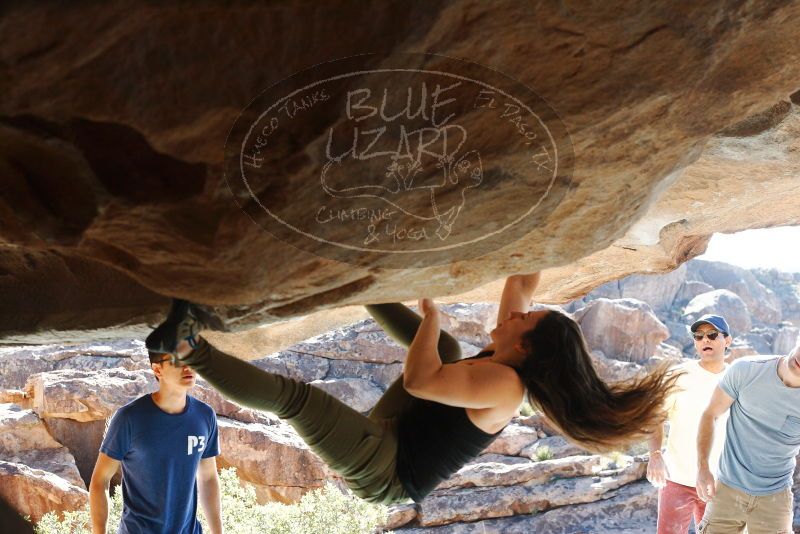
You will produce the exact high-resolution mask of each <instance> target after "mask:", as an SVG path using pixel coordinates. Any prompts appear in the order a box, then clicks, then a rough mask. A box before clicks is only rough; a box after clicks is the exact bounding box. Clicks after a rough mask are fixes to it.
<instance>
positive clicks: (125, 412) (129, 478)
mask: <svg viewBox="0 0 800 534" xmlns="http://www.w3.org/2000/svg"><path fill="white" fill-rule="evenodd" d="M100 451H101V452H103V453H104V454H106V455H108V456H110V457H111V458H113V459H115V460H119V461H120V462H122V500H123V510H122V521H121V523H120V526H119V530H118V533H119V534H140V533H141V534H144V533H147V534H155V533H164V534H200V533H201V532H202V528H201V527H200V523H199V522H198V521H197V518H196V515H197V484H196V479H195V477H196V475H197V467H198V465H199V464H200V460H201V459H203V458H211V457H213V456H217V455H219V439H218V438H217V417H216V414H215V413H214V410H213V409H212V408H211V407H210V406H209V405H207V404H205V403H204V402H201V401H199V400H197V399H195V398H193V397H191V396H189V397H187V398H186V408H185V409H184V411H183V412H181V413H179V414H168V413H166V412H164V411H163V410H161V409H160V408H159V407H158V406H156V404H155V403H154V402H153V398H152V397H151V396H150V395H149V394H148V395H144V396H143V397H139V398H138V399H136V400H134V401H132V402H130V403H128V404H126V405H125V406H123V407H122V408H120V409H119V410H117V413H115V414H114V417H112V418H111V421H110V422H109V424H108V428H107V430H106V435H105V437H104V438H103V443H102V445H101V446H100Z"/></svg>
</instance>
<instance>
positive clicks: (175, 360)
mask: <svg viewBox="0 0 800 534" xmlns="http://www.w3.org/2000/svg"><path fill="white" fill-rule="evenodd" d="M167 362H172V365H173V366H175V367H186V364H185V363H183V362H182V361H181V360H180V359H179V358H164V359H163V360H158V361H157V362H154V363H167Z"/></svg>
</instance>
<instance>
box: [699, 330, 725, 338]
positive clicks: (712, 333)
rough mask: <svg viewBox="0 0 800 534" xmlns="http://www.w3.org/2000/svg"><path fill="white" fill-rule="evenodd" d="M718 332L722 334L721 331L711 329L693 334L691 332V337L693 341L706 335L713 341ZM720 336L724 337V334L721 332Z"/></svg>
mask: <svg viewBox="0 0 800 534" xmlns="http://www.w3.org/2000/svg"><path fill="white" fill-rule="evenodd" d="M720 334H722V332H717V331H716V330H712V331H711V332H705V333H704V332H695V333H694V334H692V337H694V340H695V341H702V340H703V338H704V337H708V339H710V340H711V341H714V340H715V339H717V336H719V335H720ZM722 336H723V337H724V336H725V334H722Z"/></svg>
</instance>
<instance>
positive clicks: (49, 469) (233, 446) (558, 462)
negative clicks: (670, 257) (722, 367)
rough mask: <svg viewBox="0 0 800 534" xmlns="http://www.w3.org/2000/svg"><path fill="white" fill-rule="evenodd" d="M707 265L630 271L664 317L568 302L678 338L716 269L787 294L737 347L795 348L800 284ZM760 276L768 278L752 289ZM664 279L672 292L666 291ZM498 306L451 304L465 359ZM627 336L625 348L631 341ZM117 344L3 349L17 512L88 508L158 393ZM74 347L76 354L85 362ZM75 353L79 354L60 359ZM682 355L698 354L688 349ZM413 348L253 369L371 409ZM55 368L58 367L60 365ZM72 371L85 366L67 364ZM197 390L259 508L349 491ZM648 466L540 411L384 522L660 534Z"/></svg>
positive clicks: (334, 335) (370, 342) (307, 357)
mask: <svg viewBox="0 0 800 534" xmlns="http://www.w3.org/2000/svg"><path fill="white" fill-rule="evenodd" d="M708 263H709V262H700V261H691V262H689V263H688V265H687V266H686V267H685V268H682V269H681V270H680V271H678V272H677V273H671V274H670V275H669V277H668V278H669V279H668V280H667V281H665V282H664V283H663V284H662V283H661V282H659V280H658V279H657V278H658V277H656V276H653V277H643V276H637V277H636V278H634V279H633V280H634V281H633V282H631V284H632V286H631V287H648V288H651V290H652V291H654V293H655V294H656V295H658V296H659V298H660V299H661V300H662V301H664V302H666V300H667V297H665V296H664V295H667V294H670V295H673V297H672V298H673V300H672V304H671V305H670V306H667V305H666V304H663V303H662V304H661V305H660V307H659V308H658V309H656V310H655V311H653V310H652V309H651V308H649V307H648V306H646V305H644V304H642V303H640V302H637V301H633V300H631V299H630V298H626V299H621V300H614V299H619V297H621V296H622V295H623V294H624V293H623V292H624V291H625V288H626V287H627V286H628V280H627V279H626V280H620V281H619V282H618V283H615V284H607V285H606V286H603V287H601V288H598V290H597V291H594V292H592V293H590V294H589V295H587V296H586V297H584V298H582V299H580V300H579V301H576V302H573V303H569V304H568V305H566V306H565V309H566V310H569V311H572V312H574V313H575V315H576V316H577V317H579V318H581V321H582V323H583V324H582V327H583V329H584V330H585V332H586V334H587V337H590V338H592V339H594V338H595V334H598V333H601V334H602V333H605V334H607V333H608V328H609V327H608V325H606V324H605V323H604V322H602V321H599V322H595V323H592V322H591V321H584V319H585V317H586V315H587V312H589V311H591V310H592V309H594V308H597V307H599V306H607V307H608V309H604V313H603V314H602V316H604V317H605V316H609V317H611V316H613V315H614V313H616V312H617V311H619V310H617V309H616V308H619V309H622V310H624V312H625V313H636V314H640V315H641V316H643V317H647V318H653V320H652V321H651V322H642V324H641V326H639V327H637V328H641V329H642V330H641V332H643V333H646V332H648V331H649V330H654V331H655V332H657V333H658V336H659V339H660V338H663V337H664V335H670V336H673V335H674V336H675V339H673V340H672V341H675V342H677V340H678V338H681V337H682V336H683V339H685V337H686V336H687V335H688V334H686V330H685V322H682V317H683V314H684V312H685V308H686V306H687V304H688V301H687V300H686V299H685V297H683V296H682V295H687V294H690V293H691V291H687V290H686V288H687V286H693V287H696V288H697V289H702V292H701V294H706V293H709V292H711V293H715V292H717V291H718V290H717V289H715V288H714V287H713V286H711V283H712V282H714V280H713V279H712V277H711V276H707V277H705V278H704V279H707V280H708V282H701V281H699V280H698V278H699V277H700V276H701V275H700V274H699V273H701V272H704V273H711V272H714V273H716V274H715V276H714V277H713V278H717V279H723V278H726V277H729V278H730V279H731V280H730V282H725V283H726V284H729V285H731V286H733V285H737V284H740V282H741V284H744V285H745V287H747V290H748V291H750V293H751V294H756V293H757V292H758V291H761V290H764V289H766V290H769V291H772V292H773V293H774V294H775V295H776V296H777V297H778V301H779V302H780V305H779V307H778V308H777V311H778V313H779V314H780V317H782V319H783V320H782V322H780V323H777V324H773V323H765V322H763V321H762V320H760V319H758V318H757V317H756V316H755V315H754V314H751V313H750V311H749V306H748V305H746V304H743V306H744V308H745V309H746V310H747V314H748V317H749V318H750V320H751V324H752V325H753V327H752V328H751V329H750V330H749V331H746V332H741V333H740V334H737V336H736V340H737V344H736V345H735V349H736V350H737V351H740V352H743V351H745V350H752V351H755V350H756V349H755V348H754V347H761V348H762V349H763V348H764V347H767V348H769V349H771V348H772V347H786V346H788V345H792V346H793V343H794V341H796V336H797V331H798V328H797V326H795V325H792V324H791V322H790V321H789V320H787V319H786V318H787V317H791V316H792V315H791V313H789V314H787V313H785V310H786V309H793V307H794V306H796V304H797V302H798V301H795V300H793V299H795V298H798V296H797V293H798V292H797V289H798V287H800V278H797V279H795V276H794V275H785V274H780V273H774V272H773V273H770V272H766V271H748V273H749V274H751V275H752V277H751V276H743V275H741V273H739V272H738V270H737V269H735V268H727V267H726V266H725V265H723V264H714V265H712V266H709V265H706V264H708ZM712 267H713V268H712ZM726 273H727V274H726ZM723 275H724V276H723ZM753 280H756V281H757V283H758V284H759V286H755V287H752V288H751V287H749V286H748V284H751V283H752V281H753ZM715 283H716V282H715ZM699 284H704V285H699ZM705 285H708V287H705ZM663 287H667V288H668V289H667V290H661V289H658V288H663ZM760 288H762V289H760ZM725 291H732V290H725ZM627 294H630V293H627ZM600 295H602V296H600ZM695 296H697V295H695ZM611 297H613V299H611ZM742 302H743V299H742ZM634 304H635V305H634ZM471 308H474V313H472V312H471V311H470V310H471ZM496 309H497V307H496V305H494V306H493V305H485V304H484V305H476V306H474V307H473V306H469V305H464V304H459V305H453V306H443V310H444V315H443V324H445V325H447V328H448V329H449V330H450V331H451V332H453V333H455V334H456V336H457V338H458V339H459V341H460V343H462V346H463V347H464V348H465V354H469V352H466V350H467V349H468V350H478V346H479V345H481V344H482V343H483V342H484V341H485V340H486V338H485V335H486V330H487V329H489V328H491V326H492V323H493V321H494V314H495V313H496ZM656 317H657V319H655V318H656ZM620 321H621V322H625V323H627V324H628V325H630V324H633V323H635V322H636V320H635V319H632V318H630V317H627V316H625V315H623V317H622V318H617V322H620ZM658 321H661V322H658ZM612 322H613V321H612ZM663 324H666V325H668V328H667V327H664V326H663ZM681 327H682V328H683V333H681ZM641 332H640V333H641ZM597 337H599V336H597ZM640 337H641V336H640ZM620 340H621V343H623V344H624V343H627V342H628V341H627V340H626V339H624V338H620ZM621 346H622V345H620V347H621ZM119 347H120V351H121V352H120V353H115V352H114V351H113V350H110V349H109V348H108V347H106V348H100V347H97V346H94V347H93V346H84V347H81V348H80V350H77V349H74V348H73V349H69V348H66V347H42V348H40V349H36V350H32V349H19V348H16V349H9V350H7V351H5V352H4V353H2V354H0V365H2V366H3V369H4V370H6V371H7V372H8V373H9V374H10V375H13V376H14V377H17V378H19V379H22V380H23V381H27V385H26V386H24V388H23V385H22V384H17V383H12V384H9V386H10V387H9V389H7V390H6V398H8V399H16V400H19V401H24V402H27V403H29V404H30V406H31V409H27V410H26V409H23V408H22V407H20V406H17V405H13V404H5V405H0V460H2V461H0V488H3V489H4V487H3V486H2V484H4V483H5V480H12V477H11V475H9V476H8V477H7V478H3V477H4V476H6V475H5V474H4V473H16V474H19V473H21V475H20V476H21V477H23V478H24V479H25V480H24V483H25V484H26V485H25V486H23V481H19V480H17V479H13V480H14V481H13V483H12V485H11V487H13V488H21V489H19V491H23V492H27V494H30V493H31V492H33V493H35V494H36V495H39V496H40V497H41V496H42V495H45V494H46V495H49V497H48V499H49V500H48V501H47V504H46V505H45V504H42V502H43V501H42V500H41V498H40V497H37V498H31V499H29V500H28V501H26V502H27V503H29V504H24V505H23V504H19V503H16V504H17V505H18V506H19V507H20V509H23V510H26V511H27V510H32V511H33V513H34V515H35V514H40V513H42V511H46V510H48V509H52V510H61V509H71V508H70V507H71V506H78V505H79V504H80V502H84V501H81V500H80V499H81V497H80V495H83V494H81V493H80V491H79V490H80V486H81V485H82V484H83V482H82V481H81V478H83V479H84V480H86V478H87V477H86V466H89V468H88V469H89V472H90V471H91V465H93V462H94V459H95V458H96V451H97V447H98V446H99V442H100V439H101V437H102V429H103V427H104V424H105V420H106V418H107V417H109V416H110V415H111V413H113V411H114V410H116V409H117V408H118V407H119V406H121V405H122V404H124V403H125V402H128V401H129V400H132V399H133V398H136V397H138V396H139V395H142V394H145V393H146V392H148V391H150V390H151V389H152V388H154V387H155V383H154V381H153V379H152V375H151V373H150V372H149V371H148V370H147V369H146V363H145V361H144V360H143V358H144V355H143V354H141V353H139V354H138V355H135V356H133V357H127V356H124V353H125V351H127V350H129V349H130V347H129V346H128V345H124V344H123V345H119ZM125 347H128V348H125ZM670 347H672V348H671V350H672V351H674V352H670V351H669V350H667V349H665V345H664V344H663V343H662V344H660V345H659V344H656V345H655V348H654V349H653V350H652V351H650V350H649V349H648V350H646V351H644V353H645V354H647V356H645V357H643V358H642V359H640V360H638V361H636V362H633V361H621V360H619V359H617V358H620V357H622V356H624V355H625V354H626V353H627V349H623V348H612V349H609V351H608V354H606V353H605V352H601V351H599V350H595V351H593V353H592V358H593V360H594V362H595V365H596V367H597V368H598V372H599V373H600V374H601V376H603V378H605V379H606V380H609V381H616V380H625V379H629V378H632V377H635V376H637V375H639V374H640V373H642V372H644V371H645V370H646V369H647V368H648V366H650V365H653V364H656V363H659V362H661V361H662V360H663V358H679V357H680V354H679V352H678V351H679V349H677V348H674V346H670ZM78 353H79V354H80V356H76V355H77V354H78ZM65 354H67V355H69V356H67V357H64V358H61V356H63V355H65ZM684 354H685V355H687V356H690V355H691V352H687V353H684ZM403 355H404V351H403V350H402V349H401V348H400V347H398V346H397V345H396V344H394V343H392V342H391V341H390V340H389V339H388V338H387V337H386V336H385V335H384V334H382V333H381V331H380V329H379V328H378V327H377V325H375V324H374V322H372V321H370V320H366V321H357V322H355V323H353V324H352V325H351V326H349V327H342V328H338V329H335V331H332V332H330V333H327V334H324V335H319V336H315V337H314V338H311V339H306V340H304V341H303V342H302V343H299V344H294V345H291V346H289V347H287V348H285V349H284V350H280V351H277V352H273V353H271V354H268V355H266V356H263V355H262V356H260V357H258V358H255V359H253V360H252V363H253V364H254V365H255V366H257V367H261V368H263V369H268V370H274V371H277V372H281V373H284V374H287V375H289V376H292V377H294V378H297V379H300V380H306V381H316V382H317V384H320V385H323V386H324V387H327V388H330V391H331V392H332V393H333V394H334V395H336V396H339V397H340V398H342V399H343V400H344V401H345V402H348V403H351V404H352V405H355V406H357V407H358V408H359V409H362V410H364V411H366V410H368V409H369V407H370V406H371V404H372V403H373V402H374V398H375V396H376V395H377V394H378V393H379V392H381V391H383V390H384V389H385V388H386V387H387V386H388V384H390V383H391V381H392V380H393V379H394V378H395V377H396V376H397V375H398V374H399V372H400V370H401V366H402V358H403ZM39 360H42V362H39ZM58 362H61V363H59V365H58V366H56V365H55V364H56V363H58ZM108 362H115V363H116V364H117V365H118V367H113V368H109V369H107V368H105V367H104V366H105V365H106V363H108ZM71 365H79V366H86V368H87V369H89V370H88V371H87V370H83V369H71V368H70V366H71ZM123 366H126V367H128V368H125V367H123ZM41 369H47V370H46V371H42V370H41ZM192 394H193V395H195V396H196V397H197V398H199V399H200V400H203V401H204V402H207V403H208V404H210V405H211V406H212V407H213V409H214V410H215V411H216V412H217V414H218V416H219V417H218V419H219V425H220V439H221V448H222V455H221V456H220V458H219V464H220V465H221V466H222V467H228V466H233V467H236V468H237V471H238V474H239V476H240V478H241V479H242V480H243V481H244V482H245V483H246V484H249V485H251V486H252V487H254V488H255V490H256V493H257V495H258V498H259V500H260V501H261V502H266V501H272V500H277V501H282V502H293V501H295V500H297V499H298V498H299V497H300V496H301V495H302V494H303V493H305V492H306V491H309V490H311V489H314V488H316V487H319V486H321V485H322V484H324V483H325V481H327V480H332V481H334V483H337V484H340V485H341V481H339V480H338V478H337V477H336V476H335V474H334V473H332V472H331V471H330V470H329V469H328V468H327V467H325V465H324V464H323V462H321V461H320V460H319V459H318V458H317V457H316V456H315V455H314V454H313V453H312V452H311V451H310V450H309V449H308V447H307V446H306V445H305V444H304V443H303V442H302V440H301V439H300V438H299V437H298V436H297V435H296V434H295V433H294V431H293V430H292V429H291V427H290V426H288V425H287V424H285V423H283V422H281V421H279V420H278V419H277V418H276V417H275V416H274V415H272V414H265V413H260V412H256V411H253V410H250V409H247V408H244V407H242V406H239V405H237V404H235V403H233V402H230V401H228V400H226V399H225V398H223V397H222V396H221V395H220V394H219V393H218V392H216V391H215V390H213V389H211V388H209V387H208V386H207V385H206V384H205V383H203V382H202V381H200V382H199V383H198V385H197V386H196V387H195V389H194V390H193V391H192ZM37 414H38V415H37ZM40 445H41V447H45V448H41V447H40ZM64 446H66V447H68V448H69V452H66V449H65V447H64ZM47 447H49V448H47ZM642 450H646V448H644V449H642V446H641V445H640V446H634V447H632V448H631V450H629V451H624V452H625V453H626V454H630V455H636V454H641V452H642ZM70 453H71V454H70ZM73 457H74V460H73ZM645 462H646V458H645V457H640V456H626V455H625V454H621V453H614V454H612V455H610V456H609V457H602V456H598V455H594V454H590V453H588V452H587V451H585V450H583V449H581V448H580V447H577V446H576V445H574V444H571V443H569V442H567V441H566V440H565V439H564V438H563V437H561V436H559V435H558V432H557V430H556V429H554V428H553V427H552V426H551V425H550V424H549V423H548V421H547V419H546V418H545V417H544V416H542V415H541V414H538V413H535V414H533V415H530V416H526V417H519V418H517V419H515V420H514V421H513V422H512V424H510V425H509V426H508V427H507V428H506V429H505V430H504V431H503V432H502V433H501V435H500V436H499V437H498V439H497V440H496V441H495V442H494V443H493V444H492V446H491V447H490V448H489V449H487V451H485V453H484V454H482V455H480V456H479V457H477V458H476V459H475V460H474V461H473V462H471V463H469V464H468V465H465V466H464V467H463V468H462V469H461V470H459V471H458V472H457V473H456V474H455V475H454V476H453V477H451V479H449V480H447V481H445V482H443V483H442V484H441V485H440V486H439V487H438V488H437V489H436V490H435V491H434V492H433V493H432V494H431V495H430V496H429V497H428V498H427V499H426V500H425V501H424V502H423V503H422V504H421V505H418V506H409V505H403V506H397V507H392V508H391V509H390V514H389V521H388V523H387V525H386V526H387V528H391V529H393V530H395V531H398V532H404V533H405V532H409V533H416V532H443V533H461V532H468V533H476V534H478V533H481V534H482V533H483V532H498V533H499V532H502V533H505V532H512V533H513V532H562V533H565V534H566V533H577V532H587V533H588V532H592V533H595V532H600V533H612V532H614V533H616V532H628V533H637V534H638V533H640V532H652V531H653V530H654V528H655V507H656V492H655V490H654V489H653V488H652V487H651V486H650V485H649V484H648V483H646V482H644V481H642V480H641V479H642V477H643V474H644V472H645V469H646V463H645ZM76 465H77V469H75V466H76ZM8 466H12V467H8ZM64 466H67V467H66V468H65V467H64ZM37 469H38V470H39V471H37ZM78 471H80V476H79V475H78ZM58 475H60V476H58ZM14 476H17V475H14ZM31 488H34V489H31ZM37 488H38V489H37ZM41 488H46V489H44V490H42V489H41ZM3 489H0V491H3ZM15 491H16V490H15ZM76 492H77V493H76ZM70 496H72V497H70ZM83 498H85V497H83ZM37 499H39V500H37ZM26 507H27V508H26ZM48 507H49V508H48Z"/></svg>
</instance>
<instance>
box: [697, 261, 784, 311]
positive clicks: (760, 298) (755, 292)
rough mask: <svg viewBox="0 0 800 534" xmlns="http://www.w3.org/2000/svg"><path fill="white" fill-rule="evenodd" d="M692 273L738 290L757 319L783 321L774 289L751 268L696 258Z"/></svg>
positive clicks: (734, 290)
mask: <svg viewBox="0 0 800 534" xmlns="http://www.w3.org/2000/svg"><path fill="white" fill-rule="evenodd" d="M690 275H691V276H696V277H698V278H700V279H701V280H703V281H705V282H706V283H708V284H710V285H712V286H713V287H715V288H717V289H728V290H730V291H732V292H734V293H736V294H737V295H738V296H739V297H740V298H741V299H742V300H743V301H744V303H745V304H746V305H747V309H748V310H749V311H750V313H751V315H752V317H753V319H755V320H756V321H758V322H760V323H778V322H780V320H781V302H780V299H779V298H778V296H777V295H776V294H775V293H774V292H773V291H772V290H771V289H768V288H766V287H764V285H762V284H761V282H759V281H758V279H757V278H756V277H755V275H753V273H751V272H750V271H748V270H746V269H742V268H740V267H736V266H733V265H728V264H726V263H722V262H707V261H696V262H693V263H692V264H691V273H690ZM731 327H732V326H731Z"/></svg>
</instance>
